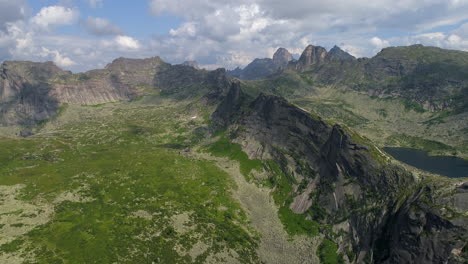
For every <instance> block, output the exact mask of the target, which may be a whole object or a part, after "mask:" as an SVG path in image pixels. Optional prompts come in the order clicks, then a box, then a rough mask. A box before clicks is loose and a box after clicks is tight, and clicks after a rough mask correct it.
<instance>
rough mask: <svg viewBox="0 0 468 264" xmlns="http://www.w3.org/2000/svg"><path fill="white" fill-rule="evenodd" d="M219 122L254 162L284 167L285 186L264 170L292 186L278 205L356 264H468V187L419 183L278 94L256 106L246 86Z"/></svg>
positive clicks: (229, 100)
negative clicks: (306, 222) (318, 227)
mask: <svg viewBox="0 0 468 264" xmlns="http://www.w3.org/2000/svg"><path fill="white" fill-rule="evenodd" d="M213 123H214V124H215V125H217V126H218V127H224V128H227V129H228V131H231V132H230V133H231V135H235V138H234V139H233V141H234V142H236V143H239V144H240V145H241V146H242V148H243V150H244V151H245V152H246V153H247V154H248V155H249V157H250V158H258V159H262V160H264V161H265V162H268V161H272V162H273V163H274V164H277V166H279V168H280V169H281V173H282V174H284V175H285V179H286V182H285V181H280V180H278V179H277V178H276V177H277V176H274V175H275V174H274V170H271V168H270V167H266V169H267V170H269V171H270V172H271V173H272V174H271V175H270V177H271V181H272V182H273V183H274V188H275V190H281V189H288V188H290V190H291V191H290V192H288V193H285V194H284V195H285V196H286V198H285V199H284V200H282V202H281V204H280V205H281V206H282V207H285V208H289V210H291V211H292V212H294V213H296V214H300V215H304V217H305V218H306V219H309V220H311V221H315V222H318V223H320V224H321V225H322V226H323V229H322V230H321V231H322V233H325V234H326V236H327V237H328V238H329V239H331V240H333V241H335V242H336V243H337V244H338V245H340V247H339V252H340V253H342V254H343V257H344V258H345V259H348V261H350V262H351V263H363V262H365V263H372V262H374V263H444V262H449V263H462V261H463V259H465V260H466V251H467V246H466V241H468V230H467V228H468V221H467V216H466V212H467V208H466V203H464V202H460V201H461V200H463V199H466V198H468V193H467V191H466V187H464V186H466V184H465V185H460V184H459V183H455V182H449V183H445V184H438V185H437V186H436V185H435V184H433V183H429V182H426V181H425V180H421V179H417V178H415V177H414V176H413V175H412V174H411V173H410V172H408V171H406V170H405V169H403V168H401V167H399V166H398V165H394V164H393V163H392V162H391V160H390V158H388V157H387V156H386V155H385V154H384V153H383V152H381V151H380V150H379V149H378V148H377V147H375V146H374V145H373V144H372V143H371V142H369V141H368V140H366V139H364V138H362V137H360V136H359V135H357V134H355V133H354V132H352V131H350V130H348V129H347V128H344V127H341V126H338V125H334V126H331V125H330V124H327V123H325V122H324V121H323V120H321V119H320V118H319V117H317V116H314V115H313V114H310V113H307V112H305V111H303V110H301V109H299V108H297V107H295V106H293V105H291V104H289V103H288V102H287V101H286V100H285V99H283V98H280V97H276V96H272V95H265V94H261V95H260V96H258V97H257V98H256V99H255V100H253V99H252V98H248V97H247V96H246V95H245V93H243V92H242V89H241V88H240V87H238V86H234V87H232V89H231V91H230V92H229V94H228V96H227V97H226V98H225V100H224V101H223V102H222V103H221V104H220V105H219V107H218V109H217V110H216V111H215V112H214V113H213ZM284 185H289V187H288V188H286V187H285V186H284ZM442 190H443V191H442ZM275 192H276V191H275ZM283 210H284V209H283ZM310 225H312V222H310ZM327 227H328V228H327ZM464 254H465V255H464Z"/></svg>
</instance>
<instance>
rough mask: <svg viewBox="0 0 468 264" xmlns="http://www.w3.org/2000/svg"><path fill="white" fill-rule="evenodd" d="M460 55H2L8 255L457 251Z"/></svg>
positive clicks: (343, 255)
mask: <svg viewBox="0 0 468 264" xmlns="http://www.w3.org/2000/svg"><path fill="white" fill-rule="evenodd" d="M467 54H468V53H467V52H462V51H454V50H444V49H439V48H434V47H425V46H421V45H416V46H408V47H390V48H385V49H383V50H382V51H381V52H379V53H378V54H377V55H376V56H374V57H373V58H355V57H353V56H352V55H350V54H349V53H347V52H346V51H344V50H342V49H341V48H339V47H337V46H335V47H333V48H332V49H330V50H329V51H327V50H326V49H325V48H323V47H320V46H313V45H309V46H307V47H306V48H305V50H304V52H303V53H302V55H301V56H300V58H299V59H298V60H294V59H293V58H292V55H291V54H290V53H289V52H288V51H287V50H286V49H284V48H279V49H278V50H277V51H276V52H275V53H274V55H273V58H272V59H270V58H265V59H256V60H254V61H253V62H252V63H250V64H249V65H248V66H246V67H245V68H244V69H240V68H237V69H235V70H234V71H226V70H225V69H216V70H205V69H200V68H199V67H198V64H197V63H196V62H190V61H189V62H184V63H182V64H175V65H172V64H170V63H167V62H165V61H163V60H162V59H161V58H160V57H152V58H147V59H128V58H118V59H115V60H114V61H113V62H111V63H110V64H108V65H107V66H106V67H105V68H103V69H97V70H91V71H88V72H83V73H72V72H69V71H64V70H62V69H60V68H59V67H57V66H56V65H54V63H52V62H43V63H36V62H27V61H6V62H3V64H2V65H1V66H0V110H1V111H0V201H1V202H0V231H1V232H0V263H274V264H275V263H298V264H299V263H301V264H302V263H314V264H315V263H349V264H358V263H385V264H393V263H417V264H430V263H450V264H462V263H467V261H468V244H467V241H468V202H467V201H468V180H467V178H466V177H467V176H468V175H461V174H460V175H457V176H456V177H453V178H449V177H446V176H443V175H439V174H436V173H433V172H430V171H426V170H424V169H421V168H417V167H413V166H411V165H409V164H406V163H404V162H402V161H399V160H398V159H397V157H393V156H390V155H389V154H387V153H386V152H385V149H386V148H387V147H393V148H411V149H413V150H420V151H424V152H428V153H429V154H431V155H434V156H450V157H453V156H456V157H458V158H461V159H468V141H467V131H468V111H466V110H467V108H466V106H467V100H468V99H467V98H468V97H467V87H468V86H467V83H468V81H467V80H468V79H467V78H468V77H467V75H466V72H467V71H466V69H467V67H468V55H467ZM425 156H427V155H425ZM446 158H449V157H446Z"/></svg>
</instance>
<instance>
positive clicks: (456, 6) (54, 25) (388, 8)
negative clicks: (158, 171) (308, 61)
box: [0, 0, 468, 72]
mask: <svg viewBox="0 0 468 264" xmlns="http://www.w3.org/2000/svg"><path fill="white" fill-rule="evenodd" d="M308 44H312V45H319V46H323V47H325V48H327V49H330V48H331V47H333V46H334V45H338V46H340V47H341V48H342V49H344V50H345V51H347V52H349V53H351V54H352V55H354V56H356V57H372V56H374V55H375V54H376V53H378V52H379V51H380V50H381V49H382V48H385V47H388V46H401V45H411V44H423V45H428V46H437V47H442V48H448V49H458V50H465V51H468V0H372V1H369V0H327V1H322V0H288V1H284V0H238V1H233V0H229V1H228V0H196V1H194V0H133V1H128V0H0V61H5V60H30V61H53V62H54V63H55V64H57V65H58V66H59V67H61V68H63V69H66V70H71V71H73V72H82V71H87V70H90V69H97V68H103V67H105V65H107V64H108V63H110V62H112V60H114V59H115V58H118V57H129V58H147V57H154V56H159V57H161V58H162V59H163V60H165V61H167V62H170V63H182V62H183V61H186V60H196V61H197V62H198V63H199V64H200V65H201V66H202V67H205V68H207V69H215V68H218V67H224V68H227V69H233V68H235V67H237V66H240V67H244V66H245V65H247V64H248V63H249V62H251V61H252V60H253V59H254V58H264V57H271V56H272V54H273V53H274V52H275V50H276V49H277V48H279V47H284V48H287V49H288V50H289V51H290V52H291V53H293V54H296V55H297V54H300V53H301V52H302V51H303V49H304V48H305V47H306V46H307V45H308Z"/></svg>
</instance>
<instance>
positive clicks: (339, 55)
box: [327, 45, 356, 60]
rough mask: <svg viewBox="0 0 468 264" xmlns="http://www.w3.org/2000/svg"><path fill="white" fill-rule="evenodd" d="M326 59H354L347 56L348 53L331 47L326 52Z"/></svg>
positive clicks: (351, 56) (336, 47) (349, 55)
mask: <svg viewBox="0 0 468 264" xmlns="http://www.w3.org/2000/svg"><path fill="white" fill-rule="evenodd" d="M327 57H328V58H330V59H335V58H336V59H342V60H348V59H356V58H355V57H354V56H353V55H351V54H349V53H348V52H346V51H344V50H342V49H341V48H340V47H338V46H336V45H335V46H333V48H332V49H331V50H330V51H329V52H328V54H327Z"/></svg>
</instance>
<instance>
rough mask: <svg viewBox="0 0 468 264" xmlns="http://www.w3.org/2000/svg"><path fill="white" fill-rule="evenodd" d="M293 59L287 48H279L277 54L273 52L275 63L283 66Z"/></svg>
mask: <svg viewBox="0 0 468 264" xmlns="http://www.w3.org/2000/svg"><path fill="white" fill-rule="evenodd" d="M292 59H293V57H292V55H291V53H289V51H288V50H287V49H285V48H279V49H278V50H276V52H275V54H273V63H274V64H276V65H279V66H281V67H284V66H286V65H288V62H289V61H291V60H292Z"/></svg>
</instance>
